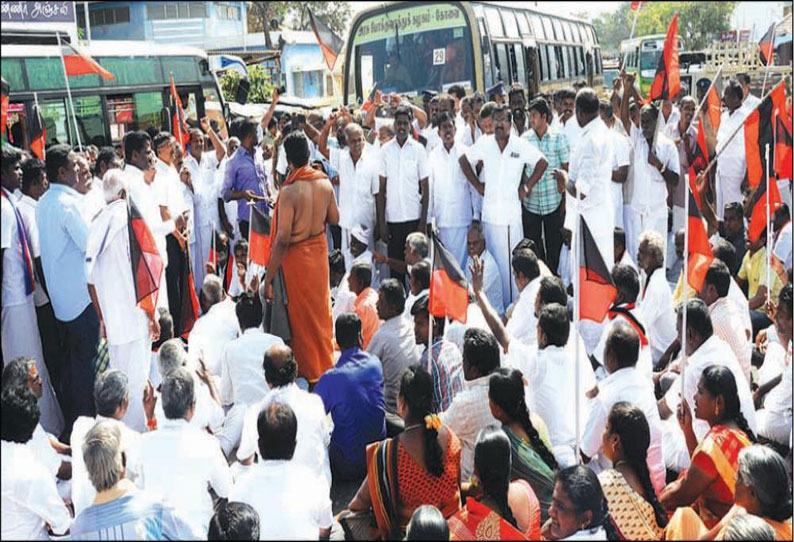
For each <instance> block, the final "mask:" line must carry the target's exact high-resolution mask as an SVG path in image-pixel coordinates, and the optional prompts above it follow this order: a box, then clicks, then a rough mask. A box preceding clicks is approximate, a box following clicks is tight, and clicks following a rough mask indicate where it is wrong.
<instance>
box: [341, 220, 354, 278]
mask: <svg viewBox="0 0 794 542" xmlns="http://www.w3.org/2000/svg"><path fill="white" fill-rule="evenodd" d="M339 229H340V230H341V232H342V235H341V237H342V256H343V257H344V258H345V269H346V270H348V271H350V268H351V267H352V266H353V254H351V253H350V228H344V227H341V226H340V227H339Z"/></svg>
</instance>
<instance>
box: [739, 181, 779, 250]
mask: <svg viewBox="0 0 794 542" xmlns="http://www.w3.org/2000/svg"><path fill="white" fill-rule="evenodd" d="M768 181H769V182H767V180H765V181H764V182H763V183H762V184H760V185H759V186H758V187H757V188H756V189H755V191H754V192H753V194H752V196H751V199H750V208H751V209H752V213H751V214H750V226H749V227H748V228H747V239H748V240H749V241H750V242H751V243H755V242H756V241H758V240H759V239H760V238H761V235H762V234H763V233H764V231H766V227H767V222H768V220H767V219H768V218H769V217H770V216H772V214H773V213H774V212H775V211H777V209H778V207H780V205H781V203H782V200H781V199H780V190H778V187H777V182H776V181H775V179H774V177H773V178H771V179H768ZM767 188H768V189H769V211H767V208H766V199H767V197H766V190H767Z"/></svg>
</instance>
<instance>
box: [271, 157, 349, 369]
mask: <svg viewBox="0 0 794 542" xmlns="http://www.w3.org/2000/svg"><path fill="white" fill-rule="evenodd" d="M325 178H327V177H326V175H325V174H324V173H322V172H320V171H316V170H314V169H312V168H311V167H309V166H304V167H302V168H298V169H296V170H295V171H293V172H292V173H291V174H290V175H289V177H287V180H286V181H285V182H284V186H288V185H290V184H292V183H295V182H313V181H319V180H322V179H325ZM278 209H279V200H276V207H275V209H274V210H273V221H272V222H271V225H270V228H271V233H270V237H271V239H275V238H276V233H277V229H278ZM281 268H282V270H283V273H284V285H285V287H286V290H287V299H288V301H287V303H288V305H287V316H288V318H289V325H290V331H291V333H292V339H291V340H290V346H291V347H292V351H293V354H294V355H295V361H297V363H298V374H299V375H300V376H302V377H304V378H305V379H306V380H308V381H309V382H310V383H312V384H314V383H316V382H317V380H319V378H320V376H322V374H323V373H324V372H325V371H327V370H328V369H329V368H331V366H332V365H333V351H334V345H333V342H334V340H333V334H334V333H333V332H334V329H333V328H334V322H333V317H332V315H331V287H330V282H329V276H328V274H329V271H328V243H327V241H326V238H325V232H322V233H320V234H318V235H315V236H313V237H309V238H308V239H306V240H304V241H301V242H299V243H294V244H291V245H290V246H289V248H288V249H287V253H286V254H285V255H284V259H283V261H282V263H281Z"/></svg>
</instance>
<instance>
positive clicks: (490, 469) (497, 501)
mask: <svg viewBox="0 0 794 542" xmlns="http://www.w3.org/2000/svg"><path fill="white" fill-rule="evenodd" d="M510 455H511V453H510V440H509V439H508V438H507V435H506V434H505V432H504V431H502V429H500V428H499V427H497V426H490V427H486V428H485V429H483V430H482V431H480V434H479V435H478V436H477V444H476V446H475V448H474V473H475V476H476V479H477V482H476V484H475V487H474V491H473V492H477V493H479V494H478V496H477V497H476V498H475V497H473V496H469V497H467V498H466V507H465V508H464V509H463V510H461V511H460V512H458V513H457V514H455V515H454V516H453V517H451V518H450V519H449V522H448V523H449V533H450V539H451V540H539V539H540V504H539V503H538V499H537V497H536V496H535V493H534V492H533V491H532V488H531V487H530V485H529V484H528V483H527V482H526V481H525V480H516V481H515V482H510V460H511V457H510Z"/></svg>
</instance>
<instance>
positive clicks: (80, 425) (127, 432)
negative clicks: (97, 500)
mask: <svg viewBox="0 0 794 542" xmlns="http://www.w3.org/2000/svg"><path fill="white" fill-rule="evenodd" d="M94 402H95V403H96V411H97V416H96V418H91V417H89V416H80V417H79V418H77V420H75V422H74V428H73V429H72V437H71V439H72V440H71V445H72V504H73V505H74V513H75V515H77V514H79V513H80V512H82V511H83V510H84V509H85V508H87V507H88V506H89V505H90V504H91V503H92V502H93V501H94V497H96V490H95V489H94V487H93V486H92V485H91V482H90V480H89V475H88V472H87V470H86V465H85V461H84V458H83V442H84V441H85V436H86V434H87V433H88V432H89V430H90V429H91V428H92V427H93V426H94V425H95V424H96V423H97V422H117V424H118V426H119V431H120V432H121V444H122V447H123V449H124V453H125V455H126V464H125V469H126V475H125V477H126V478H128V479H129V480H131V481H133V482H135V483H137V484H138V485H140V484H141V463H140V445H141V435H140V433H138V432H137V431H134V430H132V429H130V428H129V426H128V425H126V424H125V423H124V422H122V421H121V420H122V419H123V418H124V415H125V414H126V413H127V410H128V408H129V406H130V390H129V379H128V378H127V375H126V374H125V373H124V372H123V371H119V370H118V369H108V370H107V371H105V372H104V373H102V374H101V375H99V376H98V377H97V379H96V381H95V382H94Z"/></svg>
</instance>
